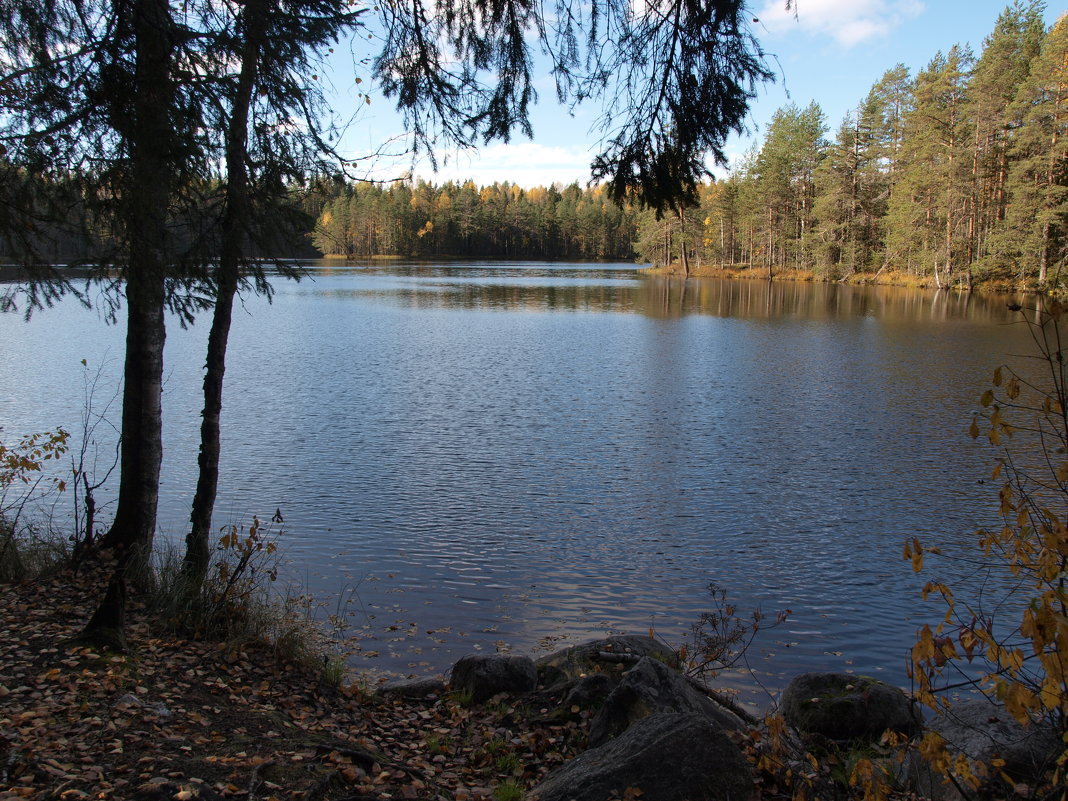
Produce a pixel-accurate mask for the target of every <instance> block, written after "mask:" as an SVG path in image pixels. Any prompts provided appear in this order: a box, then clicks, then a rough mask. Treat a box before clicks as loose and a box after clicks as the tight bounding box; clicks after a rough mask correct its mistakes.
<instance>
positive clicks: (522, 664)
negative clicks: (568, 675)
mask: <svg viewBox="0 0 1068 801" xmlns="http://www.w3.org/2000/svg"><path fill="white" fill-rule="evenodd" d="M449 683H450V685H451V686H452V689H453V690H455V691H458V692H462V693H468V694H470V696H471V701H472V702H473V703H476V704H479V703H482V702H483V701H485V700H486V699H488V698H491V697H492V696H494V695H496V694H497V693H508V694H510V695H521V694H523V693H528V692H531V691H532V690H534V689H535V688H536V687H537V685H538V671H537V669H536V668H535V667H534V660H533V659H531V658H530V657H529V656H508V655H505V654H470V655H468V656H465V657H462V658H461V659H460V661H459V662H457V663H456V664H455V665H453V666H452V674H451V676H450V681H449Z"/></svg>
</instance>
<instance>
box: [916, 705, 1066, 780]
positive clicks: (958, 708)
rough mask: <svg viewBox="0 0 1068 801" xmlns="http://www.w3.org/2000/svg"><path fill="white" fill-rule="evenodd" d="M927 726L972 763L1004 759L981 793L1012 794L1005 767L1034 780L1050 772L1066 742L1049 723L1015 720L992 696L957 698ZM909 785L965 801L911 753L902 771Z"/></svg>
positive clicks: (953, 752)
mask: <svg viewBox="0 0 1068 801" xmlns="http://www.w3.org/2000/svg"><path fill="white" fill-rule="evenodd" d="M928 728H929V729H930V730H931V731H934V732H936V733H938V734H939V735H941V736H942V738H943V739H944V740H945V741H946V747H947V748H948V750H949V753H950V755H951V757H956V756H957V755H958V754H962V755H964V756H965V757H967V758H968V759H969V760H971V761H972V762H973V763H979V764H982V765H986V766H990V764H991V762H992V761H993V760H994V759H998V758H1000V759H1003V760H1005V765H1004V766H1003V767H1001V768H1000V769H993V768H991V769H990V770H989V773H990V778H988V779H987V780H986V781H985V782H984V783H983V785H982V786H981V787H980V788H979V790H978V792H977V793H976V795H977V796H978V797H980V798H1000V797H1004V796H1006V795H1010V794H1011V793H1010V792H1008V791H1009V790H1010V789H1011V788H1009V787H1008V785H1006V783H1005V781H1004V779H1003V778H1001V776H1000V775H999V774H1000V773H1001V772H1002V771H1004V773H1006V774H1007V775H1008V776H1009V777H1010V778H1011V779H1012V780H1013V781H1019V782H1030V781H1032V780H1034V779H1037V778H1038V777H1040V776H1042V775H1043V774H1044V773H1046V772H1047V771H1048V770H1049V769H1050V768H1051V767H1052V766H1053V765H1054V763H1055V762H1056V761H1057V757H1058V756H1059V755H1060V753H1061V749H1062V748H1063V745H1062V743H1061V742H1060V739H1059V738H1058V737H1057V735H1056V734H1055V733H1054V731H1053V730H1052V729H1050V728H1049V727H1048V726H1043V725H1040V724H1030V725H1024V724H1022V723H1019V722H1017V721H1016V719H1015V718H1013V716H1012V715H1010V714H1009V712H1008V711H1007V710H1006V709H1005V708H1004V707H1003V706H1001V705H999V704H995V703H993V702H992V701H990V700H988V699H976V700H972V701H958V702H957V703H955V704H953V705H952V706H951V707H950V708H948V709H946V710H943V711H941V712H940V713H939V714H938V715H937V716H935V717H934V718H932V719H931V721H930V722H929V723H928ZM902 773H903V775H904V777H905V779H906V780H907V782H908V785H909V787H910V789H914V790H915V791H916V792H917V793H918V794H919V795H921V796H923V797H925V798H931V799H934V801H960V799H962V796H961V794H960V792H959V791H958V790H957V788H956V787H954V786H953V785H952V784H950V783H946V782H945V781H944V779H943V777H942V776H941V775H940V774H936V773H935V772H934V771H933V770H931V768H930V766H929V765H928V764H927V763H926V762H924V761H923V759H922V758H920V756H919V754H915V753H912V754H910V755H909V758H908V759H907V760H906V763H905V766H904V770H903V771H902Z"/></svg>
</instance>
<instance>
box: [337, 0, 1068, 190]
mask: <svg viewBox="0 0 1068 801" xmlns="http://www.w3.org/2000/svg"><path fill="white" fill-rule="evenodd" d="M1005 7H1006V2H1005V0H796V2H795V3H794V9H795V10H794V11H789V12H788V11H786V9H785V3H784V2H783V0H757V2H753V3H750V12H751V15H752V17H751V18H752V19H753V20H754V21H753V22H752V30H753V33H754V34H755V35H756V37H757V39H758V40H759V41H760V44H761V46H762V47H763V49H764V50H765V52H766V53H767V54H768V64H769V66H770V68H771V69H772V70H773V71H774V72H775V73H776V81H775V83H774V84H765V85H764V86H763V87H761V88H759V89H758V92H757V96H756V98H755V99H754V100H753V102H752V105H751V109H750V115H749V120H748V127H749V129H750V131H751V133H750V135H749V136H741V137H735V138H733V139H732V140H731V141H730V142H729V143H728V146H727V148H726V152H727V155H728V157H730V158H731V159H732V160H734V159H736V158H738V157H740V156H741V155H742V154H743V153H744V152H745V150H746V149H747V148H748V147H750V146H751V145H752V143H753V142H754V140H755V141H759V140H760V138H761V137H762V133H763V131H764V128H765V126H766V125H767V123H768V121H769V120H770V119H771V116H772V115H773V114H774V113H775V111H776V109H778V108H780V107H782V106H784V105H786V104H787V103H795V104H796V105H798V106H800V107H804V106H806V105H808V104H809V103H810V102H811V101H813V100H815V101H816V102H817V103H819V105H820V107H821V108H822V109H823V111H824V114H825V115H826V120H827V125H828V128H829V133H828V136H833V133H834V131H835V130H836V129H837V128H838V125H839V123H840V122H841V121H842V118H843V117H844V116H845V114H846V113H847V112H849V111H850V109H853V108H855V107H856V106H857V104H859V103H860V101H861V100H863V98H864V96H865V95H866V94H867V93H868V91H869V90H870V89H871V87H872V85H873V84H874V83H875V82H876V81H878V80H879V78H880V77H881V76H882V74H883V73H884V72H885V71H886V70H888V69H890V68H891V67H893V66H894V65H895V64H897V63H902V64H904V65H905V66H906V67H908V68H909V70H910V74H912V75H915V74H916V72H917V71H918V70H920V69H922V68H923V67H925V66H926V65H927V63H928V62H929V61H930V60H931V59H932V58H933V57H934V56H935V54H936V53H938V52H939V51H943V52H945V51H947V50H948V49H949V48H950V47H952V46H953V45H954V44H961V45H964V44H970V45H971V47H972V49H973V51H974V52H975V55H976V56H978V55H979V53H980V52H981V51H982V46H983V39H984V38H985V37H986V36H987V35H988V34H989V33H990V32H991V31H992V30H993V28H994V23H995V22H996V20H997V18H998V15H999V14H1000V13H1001V12H1002V11H1003V10H1004V9H1005ZM1066 10H1068V8H1066V7H1064V6H1061V5H1051V4H1047V9H1046V13H1045V19H1046V23H1047V25H1052V24H1053V23H1054V22H1055V21H1056V19H1057V18H1058V17H1059V16H1060V15H1061V14H1063V13H1065V11H1066ZM344 71H345V70H344V69H339V73H342V72H344ZM347 71H348V72H349V73H350V74H351V71H352V68H351V66H349V67H348V70H347ZM334 78H335V85H336V86H338V88H339V99H338V100H337V101H335V102H336V105H337V106H338V108H339V110H341V111H343V112H344V111H346V105H347V104H352V108H357V107H358V108H359V113H358V115H357V116H356V117H355V119H354V121H353V122H352V124H351V125H350V127H349V130H348V133H347V135H346V137H345V139H344V142H345V148H344V149H345V151H346V154H347V155H349V156H350V157H358V156H364V155H366V154H368V153H371V152H374V151H377V150H380V149H381V148H382V146H383V145H384V144H386V143H393V144H392V145H387V146H386V148H385V149H386V151H387V152H392V153H394V154H398V153H400V152H401V151H403V149H404V148H403V144H402V143H403V140H404V129H403V124H402V121H401V118H400V116H399V115H398V114H396V113H395V112H394V111H393V109H392V104H391V102H390V101H389V100H387V99H385V98H383V97H382V96H381V95H380V94H378V93H376V91H375V88H374V87H373V86H372V87H370V88H369V89H368V84H367V83H362V84H359V85H353V83H352V81H351V78H350V79H345V78H341V77H340V76H339V75H335V76H334ZM345 86H350V87H353V88H352V89H350V90H348V91H346V90H345V89H344V87H345ZM537 89H538V94H539V98H540V100H539V103H538V105H537V107H536V108H535V109H534V111H533V114H532V123H533V126H534V138H533V139H532V140H531V139H527V138H526V137H525V136H522V135H521V134H519V135H517V136H516V137H514V138H513V140H512V141H511V142H510V143H508V144H503V143H494V144H490V145H488V146H484V147H482V148H480V149H479V150H477V151H473V152H472V151H468V152H462V153H447V152H442V153H440V154H439V162H440V163H439V165H438V170H437V172H434V171H433V169H432V167H431V165H430V163H429V161H427V160H426V159H420V160H418V161H416V162H415V163H414V164H413V163H412V159H411V158H410V157H409V156H401V155H394V156H393V157H389V156H383V157H379V158H376V159H374V160H373V167H371V163H372V162H371V161H368V162H367V163H366V164H367V166H366V167H361V169H365V170H366V171H367V172H368V175H369V177H373V178H376V179H390V178H396V177H399V176H401V175H403V174H404V173H406V172H407V171H408V170H412V172H413V173H414V174H415V175H416V177H419V178H423V179H425V180H427V181H430V182H433V183H442V182H444V181H448V180H454V181H464V180H467V179H471V180H473V181H474V182H475V183H476V184H479V185H484V184H492V183H494V182H504V181H509V182H511V183H513V184H519V185H521V186H526V187H530V186H538V185H541V186H544V185H548V184H550V183H554V182H560V183H564V184H568V183H571V182H572V181H578V182H580V183H582V184H585V183H586V182H587V181H588V180H589V163H590V159H591V158H592V156H593V155H594V153H595V152H596V148H597V135H596V132H595V131H591V125H592V123H593V121H594V117H595V114H596V110H597V109H596V106H595V105H593V104H590V107H589V108H580V109H579V110H578V112H577V113H576V114H575V115H574V116H571V115H569V114H568V112H567V110H566V109H565V108H563V107H561V106H559V105H558V104H557V103H556V94H555V90H554V88H553V83H552V79H551V77H550V76H549V75H548V74H546V75H544V76H543V78H541V79H540V81H539V83H538V86H537ZM363 92H366V93H367V95H369V96H370V99H371V102H370V103H369V104H366V103H365V102H364V97H363V96H362V93H363ZM716 172H717V174H720V175H722V174H724V171H723V170H722V169H717V170H716Z"/></svg>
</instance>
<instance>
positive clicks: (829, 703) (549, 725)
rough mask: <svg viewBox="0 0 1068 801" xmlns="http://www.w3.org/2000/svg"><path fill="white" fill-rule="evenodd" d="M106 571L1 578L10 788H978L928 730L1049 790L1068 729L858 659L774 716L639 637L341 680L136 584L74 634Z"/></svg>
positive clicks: (1004, 788)
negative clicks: (123, 615) (179, 630)
mask: <svg viewBox="0 0 1068 801" xmlns="http://www.w3.org/2000/svg"><path fill="white" fill-rule="evenodd" d="M98 586H99V585H98V584H97V583H96V582H95V579H94V578H93V577H91V576H71V575H69V574H65V575H60V576H56V577H54V578H53V579H50V580H45V581H38V582H33V583H27V584H19V585H0V799H2V800H3V801H9V799H10V800H12V801H13V799H19V798H28V799H64V801H69V800H72V799H90V798H92V799H100V800H104V799H119V800H121V801H189V800H190V799H198V798H199V799H208V800H210V799H223V798H241V799H258V800H259V801H282V799H301V800H302V801H386V800H387V799H428V800H429V799H434V800H435V801H436V800H437V799H443V800H444V799H452V801H491V799H492V801H519V799H522V798H526V799H527V801H566V800H571V799H573V800H574V801H609V800H610V799H623V800H624V801H635V800H636V799H639V798H640V799H642V801H727V799H730V800H731V801H740V800H741V799H754V800H755V799H761V801H771V799H781V798H791V797H798V796H799V795H800V794H802V793H803V794H804V795H805V797H806V798H809V799H816V798H837V799H851V798H857V799H860V798H865V797H867V798H876V797H881V798H892V799H901V800H902V801H904V799H916V798H936V799H946V801H952V800H953V799H957V798H961V797H963V796H962V794H961V793H960V791H959V789H958V787H957V786H955V785H954V784H952V783H946V782H945V781H944V780H943V777H942V776H941V775H940V774H938V773H937V772H936V771H932V770H931V769H930V767H929V764H930V762H929V760H926V759H925V758H923V757H922V755H921V750H922V749H921V748H920V747H919V746H918V745H917V744H918V743H919V742H920V740H919V739H918V738H919V736H920V735H921V734H923V733H924V732H923V731H922V730H926V733H927V734H928V735H929V734H930V732H931V731H934V732H936V733H938V734H940V736H941V737H943V738H944V740H945V741H946V743H947V744H948V748H949V751H948V752H947V753H948V754H949V757H950V759H954V758H956V757H957V756H958V755H959V756H960V757H961V758H967V759H969V760H973V761H975V762H976V764H978V763H986V764H990V765H993V766H996V767H995V768H994V769H993V770H992V771H991V772H990V774H989V776H988V777H987V778H985V779H983V781H982V782H980V786H979V791H980V792H975V791H974V790H972V789H971V788H966V789H967V790H968V793H967V795H969V796H971V797H982V796H984V795H985V796H986V797H989V798H1008V797H1020V798H1035V797H1039V796H1037V795H1036V793H1037V792H1038V788H1039V787H1040V786H1041V783H1040V780H1039V777H1041V776H1043V775H1045V772H1046V771H1047V770H1048V768H1049V767H1050V764H1049V763H1050V761H1051V760H1052V759H1055V757H1056V755H1057V754H1059V753H1060V749H1061V747H1062V746H1061V744H1060V743H1059V742H1057V741H1056V738H1051V736H1050V735H1049V733H1048V732H1045V731H1043V730H1042V729H1040V728H1037V727H1034V726H1032V727H1021V726H1019V725H1018V724H1016V723H1015V722H1014V721H1012V720H1011V718H1009V716H1007V715H1006V714H1005V713H1004V710H1002V709H1000V708H999V707H996V706H994V705H992V704H990V703H988V702H986V701H971V702H967V703H961V704H955V705H954V706H953V715H952V716H950V715H945V716H940V717H939V718H937V719H935V720H923V719H922V718H921V717H920V716H919V715H918V713H917V711H916V710H915V709H914V706H913V704H912V702H911V701H910V699H909V698H908V697H907V696H906V695H905V694H904V693H903V692H901V691H900V690H898V689H896V688H892V687H889V686H887V685H885V684H881V683H879V682H876V681H875V680H874V679H868V678H865V677H859V676H853V675H849V674H806V675H805V676H802V677H798V678H797V679H795V680H794V681H793V682H792V683H791V685H790V687H789V688H788V690H787V691H786V693H784V696H783V699H782V704H781V707H780V710H778V712H777V713H775V714H772V715H769V716H767V717H765V718H763V719H760V720H757V719H755V718H753V717H752V716H750V715H749V714H747V713H746V712H745V711H744V710H743V709H740V708H738V707H737V706H735V705H734V704H732V703H731V701H730V699H729V698H725V697H724V696H722V695H721V694H719V693H716V692H713V691H710V690H709V689H708V688H706V687H704V686H703V685H702V684H701V683H700V682H699V681H696V680H694V679H693V678H692V677H688V676H687V675H685V673H684V672H683V671H682V670H681V669H680V668H679V665H678V661H677V656H676V654H675V653H674V652H673V651H672V650H671V649H670V648H668V647H667V646H666V645H665V644H664V643H662V642H659V641H657V640H653V639H650V638H648V637H638V636H617V637H609V638H605V639H601V640H595V641H591V642H589V643H583V644H581V645H576V646H572V647H570V648H566V649H563V650H561V651H558V652H556V653H554V654H551V655H548V656H544V657H541V658H539V659H537V660H533V659H530V658H528V657H523V656H512V655H503V654H494V655H483V654H479V655H473V656H468V657H464V658H462V659H460V660H459V661H458V662H457V663H456V665H455V666H454V667H453V668H452V670H451V671H450V672H449V674H448V677H447V678H446V677H437V678H423V679H412V680H405V681H394V682H386V683H383V684H381V685H379V686H377V687H375V688H370V687H360V686H359V684H358V683H357V684H353V685H347V686H341V687H337V686H334V685H331V684H328V683H325V682H324V680H323V676H322V675H321V674H316V673H315V672H314V671H312V672H309V671H308V670H306V669H300V668H298V667H296V666H294V665H291V664H287V663H285V662H284V661H283V660H281V659H280V657H279V656H278V654H277V653H274V652H272V651H271V649H270V648H268V647H266V646H263V645H261V644H260V645H257V644H254V643H245V644H240V643H226V644H220V643H210V642H201V641H188V640H181V639H177V638H168V637H166V636H161V635H160V634H159V633H157V632H156V631H155V630H154V627H153V626H154V624H153V622H152V620H151V619H150V617H149V616H148V614H147V612H146V610H145V609H144V608H143V607H141V606H139V604H138V603H137V601H136V600H134V601H132V602H131V605H130V606H131V608H130V616H129V621H128V633H129V639H130V642H131V644H132V646H133V648H132V650H131V652H130V653H129V654H126V655H121V656H120V655H109V654H99V653H94V652H91V651H88V650H85V649H74V650H71V649H68V648H64V646H63V644H64V643H65V642H67V641H69V639H70V638H71V636H72V635H73V634H75V633H76V632H77V631H78V630H80V628H81V626H82V625H84V622H85V615H86V614H87V611H86V607H88V608H92V604H87V603H86V599H87V598H89V599H91V598H92V597H93V593H94V592H95V591H97V590H96V588H97V587H98ZM887 730H889V731H892V732H896V734H894V735H892V736H891V737H888V736H887V735H886V734H885V732H886V731H887ZM1002 774H1004V777H1008V779H1009V781H1008V782H1006V780H1005V778H1004V777H1003V776H1002ZM1047 787H1048V785H1047Z"/></svg>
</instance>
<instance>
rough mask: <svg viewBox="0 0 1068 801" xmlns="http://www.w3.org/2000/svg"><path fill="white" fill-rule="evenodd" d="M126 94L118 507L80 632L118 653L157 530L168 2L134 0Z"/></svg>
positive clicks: (169, 90)
mask: <svg viewBox="0 0 1068 801" xmlns="http://www.w3.org/2000/svg"><path fill="white" fill-rule="evenodd" d="M129 13H131V14H132V28H133V31H134V37H135V45H136V56H135V68H134V69H135V73H134V83H135V86H134V90H135V91H134V97H133V102H132V106H131V108H130V119H129V120H128V121H126V122H124V123H123V125H128V127H126V128H125V130H122V129H120V130H119V133H120V135H121V136H122V137H123V138H124V139H125V140H126V142H127V145H128V148H129V162H130V181H129V184H128V187H127V190H126V191H127V195H126V197H125V198H124V202H125V207H124V209H123V215H124V218H125V220H124V221H125V223H126V225H127V230H128V236H129V248H130V252H129V264H128V266H127V274H126V308H127V322H126V360H125V367H124V379H123V381H124V383H123V397H122V432H121V448H122V454H121V459H120V469H121V473H120V477H119V496H118V505H117V507H116V510H115V520H114V523H113V524H112V526H111V529H110V530H109V531H108V532H107V534H105V535H104V537H103V538H102V540H101V545H102V547H104V548H110V549H111V550H112V551H113V552H114V553H115V555H116V568H115V572H114V574H113V576H112V579H111V582H110V583H109V585H108V591H107V593H106V595H105V597H104V600H103V601H102V602H101V604H100V606H99V607H98V608H97V610H96V612H95V613H94V615H93V616H92V618H91V619H90V621H89V623H88V624H87V625H86V627H85V629H84V630H83V631H82V634H81V635H80V639H81V640H82V641H85V642H90V643H94V644H99V645H103V646H107V647H112V648H118V649H121V648H122V647H123V646H124V645H125V642H124V638H123V620H124V609H125V598H126V583H127V578H128V576H129V574H130V572H131V569H136V568H139V567H140V566H141V565H143V564H144V562H145V561H146V560H147V558H148V554H149V551H150V550H151V548H152V538H153V535H154V534H155V529H156V507H157V504H158V501H159V473H160V465H161V463H162V460H163V436H162V432H163V413H162V412H163V410H162V394H163V392H162V390H163V346H164V342H165V340H166V324H165V318H164V301H165V284H164V281H165V273H166V263H167V262H166V245H165V241H166V233H167V210H168V204H169V201H170V185H171V180H172V177H171V164H170V160H171V158H172V155H173V154H172V152H171V147H170V142H171V137H172V123H171V119H170V110H171V109H172V108H173V105H174V104H173V96H174V90H173V85H172V82H171V76H170V61H171V52H172V46H173V45H172V39H171V22H172V21H171V17H170V7H169V5H168V2H167V0H134V2H133V4H132V6H131V11H130V12H129Z"/></svg>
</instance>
